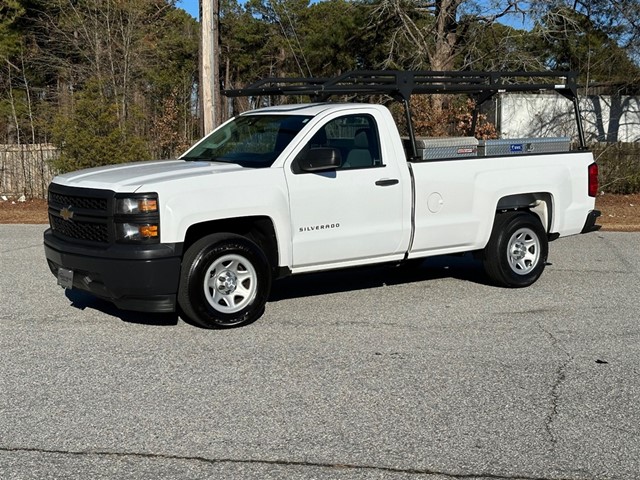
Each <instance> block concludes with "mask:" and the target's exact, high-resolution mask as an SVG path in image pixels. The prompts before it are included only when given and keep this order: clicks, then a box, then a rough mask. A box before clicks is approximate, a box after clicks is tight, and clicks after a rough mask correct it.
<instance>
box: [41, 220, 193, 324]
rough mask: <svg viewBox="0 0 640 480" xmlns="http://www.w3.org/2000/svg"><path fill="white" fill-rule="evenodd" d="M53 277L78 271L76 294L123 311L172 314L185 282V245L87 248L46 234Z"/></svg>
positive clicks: (74, 278) (45, 240)
mask: <svg viewBox="0 0 640 480" xmlns="http://www.w3.org/2000/svg"><path fill="white" fill-rule="evenodd" d="M44 251H45V256H46V258H47V262H48V264H49V268H50V270H51V272H52V273H53V274H54V275H56V276H57V274H58V269H59V268H61V267H62V268H66V269H69V270H72V271H73V288H74V289H79V290H83V291H85V292H88V293H91V294H92V295H94V296H96V297H99V298H103V299H105V300H108V301H110V302H112V303H113V304H114V305H115V306H116V307H118V308H121V309H123V310H137V311H143V312H173V311H175V308H176V294H177V291H178V282H179V278H180V263H181V256H182V244H159V245H135V246H134V245H110V246H108V247H106V248H96V247H88V246H84V245H76V244H72V243H69V242H65V241H63V240H60V239H59V238H56V237H54V236H53V234H52V233H51V230H50V229H48V230H46V231H45V232H44Z"/></svg>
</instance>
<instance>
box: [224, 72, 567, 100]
mask: <svg viewBox="0 0 640 480" xmlns="http://www.w3.org/2000/svg"><path fill="white" fill-rule="evenodd" d="M547 78H549V79H552V78H553V79H556V80H557V81H558V82H556V83H551V82H544V81H541V80H542V79H547ZM576 79H577V74H576V73H575V72H555V71H547V72H476V71H461V72H438V71H407V72H405V71H399V70H356V71H352V72H347V73H344V74H342V75H338V76H337V77H334V78H304V77H296V78H280V77H274V78H265V79H263V80H260V81H258V82H255V83H253V84H251V85H249V86H248V87H246V88H240V89H229V90H224V91H223V93H224V94H225V95H226V96H228V97H246V96H266V95H308V96H311V97H320V98H323V99H326V98H328V97H331V96H333V95H359V94H361V95H371V94H383V95H391V96H400V97H401V98H403V99H409V98H410V97H411V95H415V94H438V93H467V94H481V93H486V92H495V93H498V92H508V91H521V92H524V91H542V90H556V91H558V92H561V93H562V94H563V95H564V96H567V97H569V98H572V97H575V96H577V83H576Z"/></svg>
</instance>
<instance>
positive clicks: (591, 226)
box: [580, 210, 602, 233]
mask: <svg viewBox="0 0 640 480" xmlns="http://www.w3.org/2000/svg"><path fill="white" fill-rule="evenodd" d="M600 215H602V213H601V212H600V210H591V211H590V212H589V214H588V215H587V220H586V221H585V222H584V227H582V231H581V232H580V233H589V232H595V231H597V230H600V229H601V228H602V225H596V220H597V219H598V217H599V216H600Z"/></svg>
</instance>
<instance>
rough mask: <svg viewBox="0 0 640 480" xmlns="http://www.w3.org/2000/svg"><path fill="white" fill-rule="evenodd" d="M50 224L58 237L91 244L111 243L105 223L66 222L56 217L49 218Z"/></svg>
mask: <svg viewBox="0 0 640 480" xmlns="http://www.w3.org/2000/svg"><path fill="white" fill-rule="evenodd" d="M49 223H50V224H51V228H52V229H53V233H54V234H56V235H64V236H65V237H69V238H75V239H78V240H87V241H89V242H100V243H108V242H109V230H108V228H107V225H106V224H105V223H90V222H79V221H76V220H64V219H62V218H60V217H56V216H54V215H50V216H49Z"/></svg>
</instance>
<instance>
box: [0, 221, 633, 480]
mask: <svg viewBox="0 0 640 480" xmlns="http://www.w3.org/2000/svg"><path fill="white" fill-rule="evenodd" d="M44 228H45V226H43V225H29V226H27V225H0V298H1V303H0V365H1V367H0V478H1V479H3V480H7V479H54V478H55V479H59V478H71V479H87V478H92V479H102V478H105V479H110V478H119V479H120V478H127V479H129V478H133V479H135V478H140V479H142V478H144V479H148V478H155V479H165V478H166V479H200V478H202V479H206V478H225V479H244V478H260V479H272V478H273V479H394V480H395V479H417V478H425V479H451V478H460V479H483V478H487V479H550V480H551V479H634V478H640V426H639V425H640V402H639V400H640V361H639V359H640V337H639V332H640V327H639V314H638V312H640V254H639V253H640V234H638V233H601V232H597V233H592V234H589V235H582V236H576V237H571V238H567V239H560V240H558V241H556V242H553V243H552V244H551V245H550V256H549V262H550V265H549V266H548V267H547V269H546V271H545V273H544V274H543V276H542V277H541V279H540V280H539V281H538V282H537V283H536V284H534V285H533V286H532V287H529V288H526V289H501V288H496V287H493V286H490V285H489V284H488V283H487V280H486V277H485V276H484V274H483V273H482V270H481V268H480V265H479V264H478V263H477V262H475V261H473V260H472V259H470V258H459V257H440V258H435V259H430V260H428V261H426V262H424V264H423V265H422V267H421V268H417V269H407V268H398V267H390V266H384V267H376V268H370V269H358V270H352V271H343V272H333V273H325V274H315V275H307V276H301V277H294V278H290V279H285V280H284V281H281V282H279V283H277V284H276V285H275V288H274V291H273V293H272V295H271V300H270V302H269V303H268V304H267V310H266V314H265V315H264V316H263V317H262V318H261V319H260V320H258V321H257V322H256V323H254V324H252V325H250V326H247V327H244V328H240V329H234V330H228V331H210V330H204V329H200V328H197V327H194V326H192V325H190V324H187V323H185V322H183V321H182V320H181V319H180V318H179V317H178V316H176V315H149V314H141V313H135V312H124V311H120V310H117V309H115V308H114V307H112V306H110V304H108V303H106V302H103V301H100V300H96V299H93V298H91V297H89V296H87V295H84V294H81V293H76V292H68V291H67V292H65V291H64V290H62V289H61V288H60V287H58V286H57V285H56V281H55V278H54V277H53V276H52V275H51V273H50V272H49V270H48V268H47V266H46V261H45V259H44V254H43V249H42V232H43V231H44Z"/></svg>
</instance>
